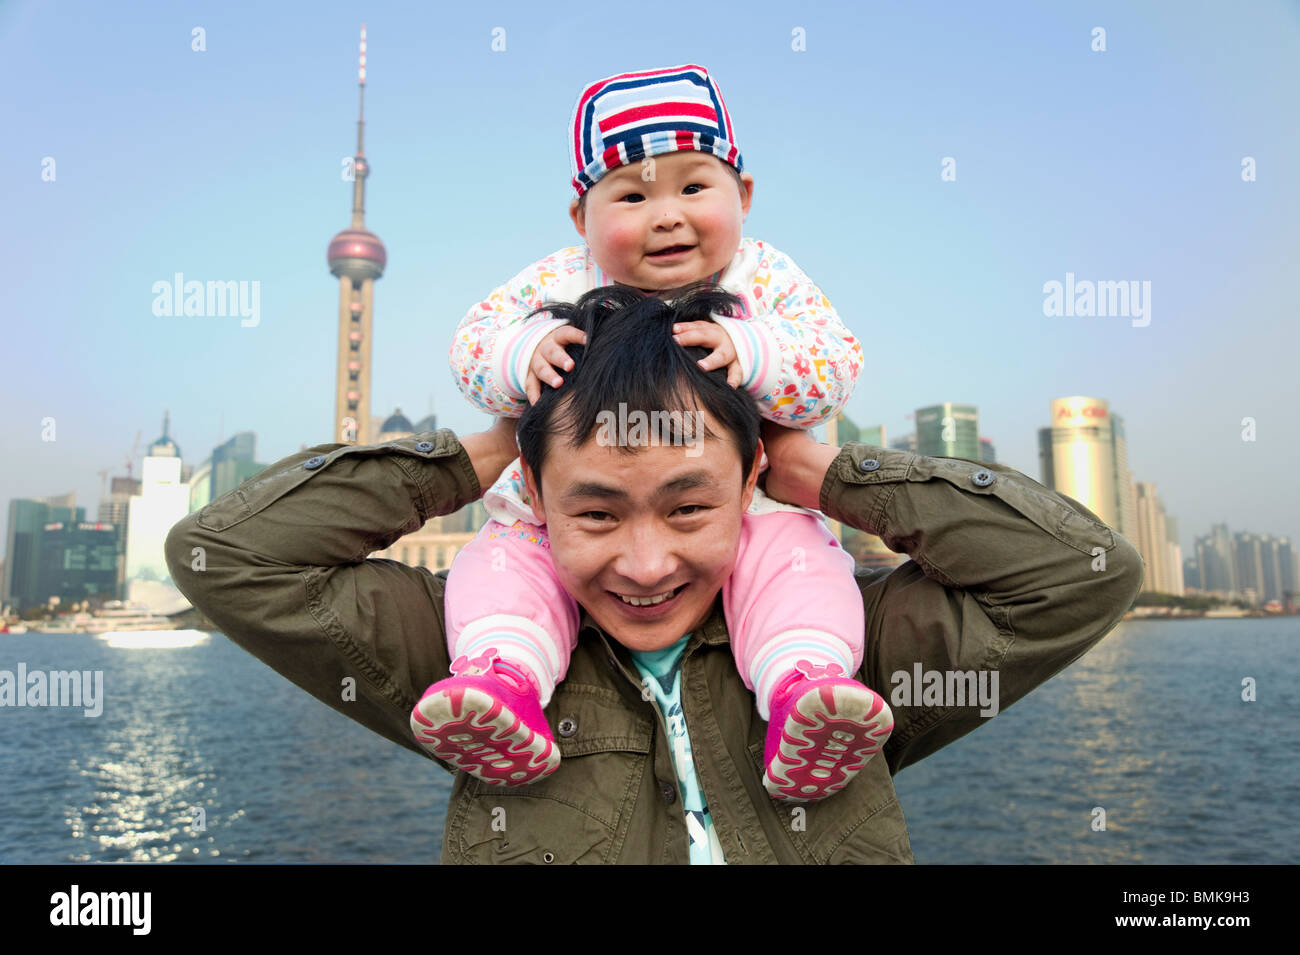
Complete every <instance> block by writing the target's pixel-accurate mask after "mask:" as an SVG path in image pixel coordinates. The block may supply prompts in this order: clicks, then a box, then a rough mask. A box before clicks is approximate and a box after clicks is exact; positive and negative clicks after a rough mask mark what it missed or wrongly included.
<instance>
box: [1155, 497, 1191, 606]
mask: <svg viewBox="0 0 1300 955" xmlns="http://www.w3.org/2000/svg"><path fill="white" fill-rule="evenodd" d="M1161 512H1162V513H1163V512H1164V506H1163V505H1161ZM1165 535H1166V536H1165V551H1166V553H1167V555H1168V556H1167V557H1166V560H1165V581H1164V583H1165V590H1163V591H1161V592H1162V593H1166V594H1173V595H1174V596H1175V597H1183V596H1186V594H1187V587H1186V585H1185V584H1184V583H1183V546H1182V545H1181V544H1180V543H1178V519H1177V518H1175V517H1170V516H1169V515H1168V514H1165Z"/></svg>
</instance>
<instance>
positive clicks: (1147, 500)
mask: <svg viewBox="0 0 1300 955" xmlns="http://www.w3.org/2000/svg"><path fill="white" fill-rule="evenodd" d="M1137 513H1138V519H1137V540H1136V541H1134V542H1133V543H1135V544H1136V545H1137V549H1138V553H1139V554H1141V555H1142V561H1143V562H1144V563H1145V564H1146V575H1145V576H1144V577H1143V578H1142V590H1143V592H1151V593H1169V592H1170V591H1169V589H1168V587H1169V584H1168V580H1169V547H1168V542H1169V531H1168V529H1167V528H1166V527H1165V509H1164V505H1162V504H1161V503H1160V498H1159V496H1157V494H1156V486H1155V485H1154V484H1152V483H1151V482H1149V481H1138V482H1137ZM1099 516H1100V515H1099Z"/></svg>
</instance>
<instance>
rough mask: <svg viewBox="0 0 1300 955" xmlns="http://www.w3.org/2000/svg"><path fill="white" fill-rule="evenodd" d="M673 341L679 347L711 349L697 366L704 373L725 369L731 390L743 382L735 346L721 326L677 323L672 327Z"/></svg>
mask: <svg viewBox="0 0 1300 955" xmlns="http://www.w3.org/2000/svg"><path fill="white" fill-rule="evenodd" d="M673 341H675V342H676V343H677V344H679V345H701V346H703V347H704V348H711V349H713V351H712V352H710V353H709V354H708V355H705V356H704V357H703V358H701V359H700V360H699V361H698V362H697V364H698V365H699V366H700V367H701V368H703V369H704V370H705V371H713V369H715V368H723V367H725V368H726V369H727V384H729V385H730V386H731V387H732V388H736V387H739V385H740V383H741V382H742V381H744V380H745V373H744V371H742V370H741V367H740V362H739V360H738V359H737V357H736V346H735V344H733V343H732V341H731V336H730V335H728V334H727V332H726V330H725V329H724V328H723V327H722V326H721V325H717V324H715V323H713V322H678V323H677V324H676V325H674V326H673Z"/></svg>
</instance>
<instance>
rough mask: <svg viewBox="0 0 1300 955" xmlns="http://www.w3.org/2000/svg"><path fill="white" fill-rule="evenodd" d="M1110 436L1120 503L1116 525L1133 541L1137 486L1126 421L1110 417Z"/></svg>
mask: <svg viewBox="0 0 1300 955" xmlns="http://www.w3.org/2000/svg"><path fill="white" fill-rule="evenodd" d="M1110 436H1111V442H1112V444H1113V445H1114V454H1113V458H1114V461H1115V496H1116V499H1117V500H1118V502H1119V523H1118V524H1116V525H1114V526H1115V530H1117V531H1119V532H1120V533H1121V534H1123V535H1124V536H1125V537H1127V538H1129V540H1130V541H1131V540H1132V539H1133V536H1134V535H1135V533H1136V530H1137V485H1136V482H1135V481H1134V480H1133V472H1132V471H1131V470H1130V469H1129V466H1128V435H1127V432H1126V429H1125V427H1124V419H1123V418H1121V417H1120V416H1119V415H1117V414H1113V413H1112V414H1111V415H1110Z"/></svg>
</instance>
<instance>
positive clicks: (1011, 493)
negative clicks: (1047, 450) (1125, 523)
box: [907, 455, 1115, 555]
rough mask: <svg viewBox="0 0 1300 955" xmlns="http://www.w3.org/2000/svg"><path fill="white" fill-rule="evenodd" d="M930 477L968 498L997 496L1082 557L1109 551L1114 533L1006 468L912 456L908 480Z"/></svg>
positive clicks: (1066, 500) (1075, 504) (1069, 500)
mask: <svg viewBox="0 0 1300 955" xmlns="http://www.w3.org/2000/svg"><path fill="white" fill-rule="evenodd" d="M933 478H941V479H942V480H944V481H947V482H948V483H949V484H951V485H953V486H954V487H956V488H958V489H959V490H962V491H965V492H967V493H969V494H976V495H980V496H982V497H996V498H997V499H998V500H999V501H1001V502H1002V503H1003V504H1005V505H1007V507H1009V508H1011V509H1012V510H1014V511H1015V512H1016V513H1018V514H1021V515H1023V516H1024V517H1027V518H1028V519H1029V520H1031V521H1033V522H1034V524H1036V525H1037V526H1038V527H1039V529H1041V530H1043V531H1045V532H1046V533H1048V534H1050V535H1052V536H1053V537H1055V538H1056V539H1057V540H1058V541H1060V542H1061V543H1062V544H1065V545H1066V546H1068V547H1072V548H1074V549H1075V550H1077V551H1079V552H1081V553H1084V554H1089V555H1092V554H1093V552H1094V548H1097V547H1100V548H1101V549H1102V550H1106V551H1109V550H1110V549H1111V548H1113V547H1114V546H1115V534H1114V532H1113V531H1112V530H1111V528H1110V527H1108V526H1107V525H1106V524H1105V523H1103V522H1102V520H1101V518H1099V517H1098V516H1097V515H1096V514H1094V513H1093V512H1092V511H1090V510H1088V509H1087V508H1086V507H1084V506H1083V505H1082V504H1080V503H1079V502H1078V501H1075V500H1073V499H1072V498H1067V497H1066V496H1065V495H1063V494H1059V493H1057V492H1056V491H1052V490H1050V489H1048V488H1046V487H1044V486H1043V485H1041V484H1039V483H1038V482H1037V481H1035V480H1034V479H1033V478H1031V477H1029V476H1028V475H1026V474H1022V473H1020V472H1019V471H1016V470H1015V469H1014V468H1009V467H1007V466H1006V465H1002V464H980V463H978V462H975V461H969V460H967V459H965V458H935V457H927V456H924V455H918V456H916V457H915V459H914V460H913V461H912V466H911V467H910V468H909V469H908V472H907V480H909V481H927V480H931V479H933Z"/></svg>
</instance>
